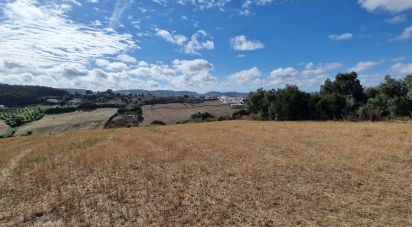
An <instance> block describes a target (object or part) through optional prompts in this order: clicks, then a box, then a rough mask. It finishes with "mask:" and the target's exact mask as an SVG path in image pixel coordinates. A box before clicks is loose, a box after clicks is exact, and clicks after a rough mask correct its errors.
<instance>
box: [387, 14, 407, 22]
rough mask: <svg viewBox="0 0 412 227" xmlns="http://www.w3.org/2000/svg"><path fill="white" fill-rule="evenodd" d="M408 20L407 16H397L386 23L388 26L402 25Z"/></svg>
mask: <svg viewBox="0 0 412 227" xmlns="http://www.w3.org/2000/svg"><path fill="white" fill-rule="evenodd" d="M406 20H407V17H406V16H405V15H396V16H394V17H392V18H389V19H386V20H385V21H386V23H388V24H401V23H403V22H405V21H406Z"/></svg>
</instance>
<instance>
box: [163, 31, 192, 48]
mask: <svg viewBox="0 0 412 227" xmlns="http://www.w3.org/2000/svg"><path fill="white" fill-rule="evenodd" d="M156 36H158V37H161V38H163V39H164V40H165V41H167V42H169V43H172V44H175V45H184V44H185V42H186V41H187V38H186V36H184V35H175V34H171V33H170V32H168V31H166V30H164V29H156Z"/></svg>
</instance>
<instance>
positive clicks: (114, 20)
mask: <svg viewBox="0 0 412 227" xmlns="http://www.w3.org/2000/svg"><path fill="white" fill-rule="evenodd" d="M132 3H133V0H117V1H116V5H115V9H114V11H113V13H112V16H111V17H110V22H109V26H110V27H117V26H118V25H119V24H120V19H121V17H122V15H123V13H124V12H125V11H126V10H127V9H128V8H129V7H130V5H131V4H132Z"/></svg>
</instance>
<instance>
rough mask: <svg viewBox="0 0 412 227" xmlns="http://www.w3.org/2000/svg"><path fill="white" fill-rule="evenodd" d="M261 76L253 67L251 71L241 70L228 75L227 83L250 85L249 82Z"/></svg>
mask: <svg viewBox="0 0 412 227" xmlns="http://www.w3.org/2000/svg"><path fill="white" fill-rule="evenodd" d="M261 75H262V72H260V70H259V69H258V68H257V67H253V68H251V69H247V70H242V71H239V72H236V73H234V74H232V75H230V76H229V77H228V81H230V83H235V84H237V85H241V86H243V85H245V84H246V83H250V81H252V80H254V79H257V78H259V77H260V76H261Z"/></svg>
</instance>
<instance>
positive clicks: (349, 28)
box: [0, 0, 412, 92]
mask: <svg viewBox="0 0 412 227" xmlns="http://www.w3.org/2000/svg"><path fill="white" fill-rule="evenodd" d="M0 9H1V11H0V82H2V83H9V84H36V85H47V86H53V87H63V88H69V87H70V88H86V89H93V90H105V89H108V88H111V89H132V88H137V89H149V90H155V89H174V90H194V91H199V92H205V91H211V90H218V91H250V90H254V89H257V88H259V87H264V88H267V89H270V88H279V87H284V86H285V85H286V84H296V85H298V86H299V87H300V88H301V89H303V90H306V91H317V90H319V86H320V84H322V82H323V81H324V80H325V79H326V78H333V77H334V76H335V75H336V73H338V72H348V71H356V72H358V73H359V77H360V79H361V81H362V83H363V84H364V85H365V86H373V85H376V84H377V83H379V82H380V81H381V80H382V78H383V76H384V75H386V74H391V75H393V76H396V77H402V76H404V75H406V74H409V73H412V53H411V51H410V50H412V0H345V1H342V0H311V1H308V0H236V1H235V0H145V1H137V0H117V1H115V0H110V1H109V0H83V1H80V0H60V1H53V0H0Z"/></svg>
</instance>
